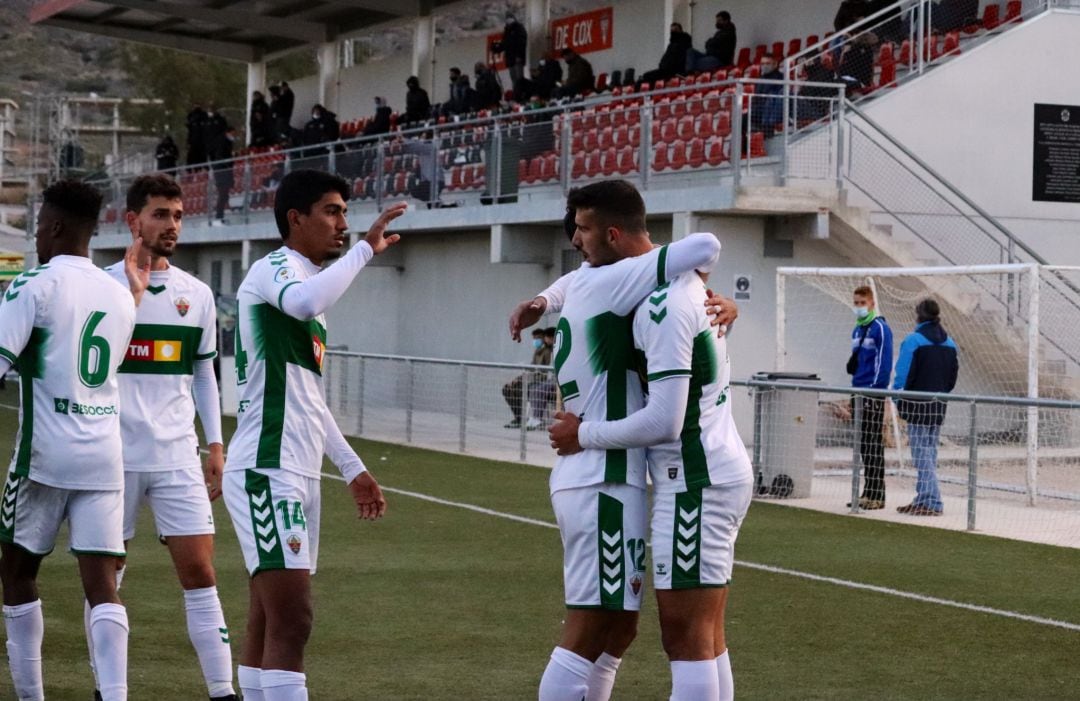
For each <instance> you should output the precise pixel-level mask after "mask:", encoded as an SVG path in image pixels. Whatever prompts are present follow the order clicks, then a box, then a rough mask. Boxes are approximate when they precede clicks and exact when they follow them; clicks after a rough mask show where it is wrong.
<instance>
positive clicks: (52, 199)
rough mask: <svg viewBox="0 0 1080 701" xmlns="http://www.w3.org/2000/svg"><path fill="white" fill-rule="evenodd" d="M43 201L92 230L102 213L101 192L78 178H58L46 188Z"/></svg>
mask: <svg viewBox="0 0 1080 701" xmlns="http://www.w3.org/2000/svg"><path fill="white" fill-rule="evenodd" d="M41 201H42V203H43V204H47V205H49V206H51V207H55V208H56V209H57V210H58V211H59V212H60V213H61V214H62V215H63V217H64V218H65V219H69V220H71V222H72V223H73V224H76V225H78V226H83V227H88V228H89V229H90V231H91V232H93V230H94V227H95V226H96V225H97V220H98V215H99V214H101V193H100V192H98V190H97V188H95V187H93V186H92V185H88V184H86V183H82V182H79V181H78V180H58V181H57V182H55V183H53V184H52V185H50V186H49V187H47V188H45V192H43V193H42V195H41Z"/></svg>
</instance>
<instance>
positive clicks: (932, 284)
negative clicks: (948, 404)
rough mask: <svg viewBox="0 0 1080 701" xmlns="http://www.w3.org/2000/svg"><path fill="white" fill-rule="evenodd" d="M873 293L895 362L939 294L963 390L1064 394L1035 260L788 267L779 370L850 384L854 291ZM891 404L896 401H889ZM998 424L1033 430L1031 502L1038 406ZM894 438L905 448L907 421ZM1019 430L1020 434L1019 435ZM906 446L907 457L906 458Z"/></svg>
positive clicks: (1029, 435)
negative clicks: (1043, 331) (1048, 339)
mask: <svg viewBox="0 0 1080 701" xmlns="http://www.w3.org/2000/svg"><path fill="white" fill-rule="evenodd" d="M860 285H868V286H870V288H871V289H872V290H873V293H874V299H875V305H876V309H877V312H878V313H879V314H880V315H881V316H883V317H885V319H886V321H887V322H888V324H889V326H890V328H891V329H892V332H893V361H894V363H895V360H896V358H897V356H898V354H899V349H900V344H901V341H902V339H903V338H904V337H905V336H907V335H908V334H909V333H911V332H912V331H913V330H914V329H915V326H916V324H917V320H916V315H915V306H916V304H918V302H920V301H921V300H923V299H926V298H933V299H935V300H936V301H937V302H938V303H939V305H940V306H941V320H942V325H943V326H944V327H945V329H946V331H947V332H948V333H949V335H950V336H951V337H952V338H953V340H954V342H955V343H956V344H957V347H958V350H959V355H960V378H959V381H958V384H957V388H956V391H957V392H960V393H963V394H970V395H982V396H1011V397H1030V398H1037V397H1038V396H1039V395H1040V388H1047V389H1050V390H1051V391H1050V392H1049V394H1050V396H1059V395H1060V394H1061V393H1062V392H1063V391H1064V389H1063V388H1065V387H1066V386H1067V383H1068V378H1067V377H1064V376H1061V375H1063V374H1064V373H1063V372H1060V371H1059V368H1057V367H1056V366H1050V365H1049V364H1047V366H1043V365H1042V364H1041V363H1040V360H1041V356H1040V328H1039V320H1040V314H1039V304H1040V270H1039V267H1038V266H1036V265H1028V264H1012V265H1004V264H1003V265H971V266H934V267H921V268H915V267H912V268H820V267H813V268H809V267H807V268H802V267H781V268H778V269H777V275H776V295H777V312H776V319H777V321H776V354H777V356H776V367H777V368H778V369H781V370H785V371H797V372H815V373H817V374H818V375H819V376H820V377H821V378H822V379H823V380H824V381H825V382H826V383H827V384H832V385H847V384H849V383H850V377H849V376H848V375H847V374H846V371H845V367H844V366H845V362H846V360H847V358H848V356H849V355H850V343H851V329H852V328H853V326H854V323H855V319H854V317H853V314H852V311H851V298H852V291H853V290H854V289H855V288H856V287H859V286H860ZM889 404H890V405H891V402H890V403H889ZM1001 422H1002V425H1001V426H1000V427H997V428H995V430H997V431H1000V432H1002V433H1003V434H1004V433H1009V432H1012V433H1020V432H1022V433H1023V434H1025V436H1024V438H1023V443H1022V444H1023V445H1024V446H1025V448H1026V450H1025V453H1026V470H1025V481H1026V490H1027V501H1028V503H1029V504H1034V503H1035V497H1036V494H1037V490H1038V449H1039V428H1040V427H1039V411H1038V410H1037V409H1035V408H1031V409H1026V410H1023V411H1020V412H1016V414H1015V415H1013V416H1011V417H1002V419H1001ZM892 423H893V426H894V438H895V439H896V443H897V447H898V448H900V447H901V440H900V437H899V427H898V425H897V422H895V421H893V422H892ZM1017 437H1019V436H1017ZM902 456H903V450H902V449H901V450H898V458H899V459H900V460H901V461H902V460H903V457H902Z"/></svg>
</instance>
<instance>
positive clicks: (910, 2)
mask: <svg viewBox="0 0 1080 701" xmlns="http://www.w3.org/2000/svg"><path fill="white" fill-rule="evenodd" d="M924 3H926V0H898V1H897V2H895V3H893V4H892V5H889V6H888V7H883V8H882V9H880V10H878V11H877V12H875V13H874V14H872V15H870V16H869V17H863V18H862V19H861V20H859V21H858V22H855V23H854V24H850V25H848V26H847V27H844V28H843V29H842V30H840V31H838V32H836V33H835V34H833V35H831V36H827V37H825V38H823V39H821V40H819V41H818V42H817V43H816V44H812V45H809V46H807V47H805V48H804V49H803V50H802V51H797V52H796V53H794V54H792V55H791V56H788V57H786V58H785V59H784V61H785V63H788V68H790V67H791V65H792V64H794V63H795V62H796V61H798V60H799V59H800V58H803V57H804V56H806V55H808V54H810V53H811V52H813V51H817V50H820V49H823V48H826V47H828V46H829V44H831V43H832V42H833V41H834V40H835V39H836V38H837V36H843V35H844V34H852V33H858V32H857V31H856V30H861V29H866V28H869V27H870V26H871V25H876V22H874V20H877V19H880V18H882V17H884V16H885V15H887V14H889V13H890V12H894V11H896V10H900V11H901V12H903V11H904V10H905V9H906V8H907V7H914V6H915V5H921V4H924Z"/></svg>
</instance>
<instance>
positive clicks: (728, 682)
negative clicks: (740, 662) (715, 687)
mask: <svg viewBox="0 0 1080 701" xmlns="http://www.w3.org/2000/svg"><path fill="white" fill-rule="evenodd" d="M729 652H731V650H724V654H723V655H720V656H719V657H717V658H716V675H717V676H718V677H719V678H720V701H732V700H733V699H734V698H735V677H733V676H731V655H729V654H728V653H729Z"/></svg>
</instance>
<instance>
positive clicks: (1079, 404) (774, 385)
mask: <svg viewBox="0 0 1080 701" xmlns="http://www.w3.org/2000/svg"><path fill="white" fill-rule="evenodd" d="M731 384H733V385H735V386H737V387H761V388H766V389H780V390H793V391H799V392H821V393H824V394H844V395H852V394H857V395H859V396H860V397H877V398H880V399H912V400H921V401H930V400H933V401H939V402H965V403H968V404H997V405H1002V406H1017V407H1038V408H1040V409H1080V401H1068V400H1065V399H1043V398H1041V397H988V396H985V395H981V394H946V393H940V392H913V391H911V390H889V389H873V388H870V387H841V386H839V385H824V384H816V383H813V382H789V381H787V380H755V379H752V378H751V379H749V380H732V381H731Z"/></svg>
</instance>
